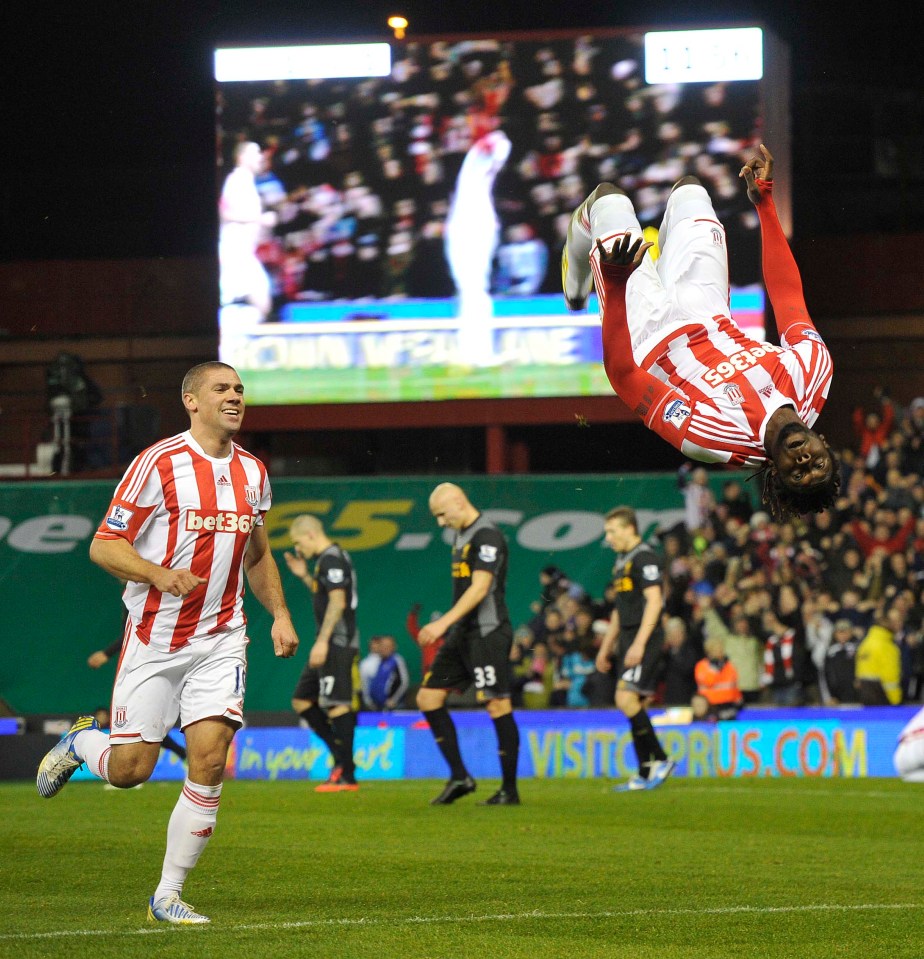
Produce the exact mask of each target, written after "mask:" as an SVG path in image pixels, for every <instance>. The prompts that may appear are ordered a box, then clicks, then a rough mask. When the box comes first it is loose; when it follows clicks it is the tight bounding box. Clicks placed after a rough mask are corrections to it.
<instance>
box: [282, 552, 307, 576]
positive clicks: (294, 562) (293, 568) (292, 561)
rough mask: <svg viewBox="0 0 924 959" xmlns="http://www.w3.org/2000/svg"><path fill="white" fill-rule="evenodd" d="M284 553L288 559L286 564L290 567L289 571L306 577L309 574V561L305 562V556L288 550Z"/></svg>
mask: <svg viewBox="0 0 924 959" xmlns="http://www.w3.org/2000/svg"><path fill="white" fill-rule="evenodd" d="M282 555H283V558H284V559H285V561H286V566H288V567H289V572H290V573H291V574H292V575H293V576H297V577H298V578H299V579H304V578H305V577H306V576H307V575H308V563H307V562H305V559H304V557H302V556H299V555H298V553H290V552H289V551H288V550H286V551H285V552H284V553H283V554H282Z"/></svg>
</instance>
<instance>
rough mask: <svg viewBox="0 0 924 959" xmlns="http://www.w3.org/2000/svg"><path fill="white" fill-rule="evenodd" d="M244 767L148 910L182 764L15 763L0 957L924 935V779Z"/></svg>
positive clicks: (848, 948) (771, 947) (677, 947)
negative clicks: (464, 787) (51, 774)
mask: <svg viewBox="0 0 924 959" xmlns="http://www.w3.org/2000/svg"><path fill="white" fill-rule="evenodd" d="M441 785H442V784H441V783H437V782H435V781H420V780H418V781H405V782H372V783H368V784H364V785H363V787H362V789H361V790H360V791H359V792H358V793H339V794H322V795H318V794H315V793H314V792H312V791H311V790H310V786H309V785H308V784H307V783H305V782H292V781H286V782H253V781H247V782H245V781H231V782H228V783H227V784H226V785H225V789H224V793H223V797H222V805H221V811H220V813H219V818H218V826H217V828H216V832H215V837H214V838H213V839H212V841H211V843H210V844H209V846H208V848H207V849H206V851H205V853H204V854H203V857H202V859H201V861H200V863H199V866H198V867H197V868H196V870H194V872H193V873H192V875H191V877H190V879H189V881H188V882H187V885H186V889H185V891H184V895H183V898H184V899H186V900H187V901H188V902H190V903H192V904H193V906H195V907H196V908H197V909H198V910H199V911H201V912H203V913H205V914H206V915H209V916H210V917H211V919H212V922H211V925H208V926H190V927H174V926H164V925H161V924H156V925H155V924H150V923H147V922H146V920H145V907H146V902H147V898H148V896H149V895H150V894H151V892H153V889H154V886H155V884H156V881H157V879H158V877H159V873H160V864H161V859H162V857H163V844H164V836H165V831H166V823H167V819H168V817H169V815H170V812H171V810H172V808H173V805H174V803H175V801H176V798H177V794H178V788H179V784H178V783H148V784H147V785H145V787H144V788H143V789H140V790H129V791H124V792H123V791H109V790H104V789H103V787H102V785H101V784H99V783H96V782H88V783H84V782H74V783H71V784H69V785H68V786H67V787H66V788H65V789H64V791H63V792H62V793H61V795H60V796H58V797H56V798H55V799H53V800H41V799H39V798H38V797H37V795H36V793H35V789H34V786H33V785H32V784H26V783H23V784H3V785H0V809H2V810H3V817H2V819H3V824H2V829H0V836H2V839H0V853H2V862H3V867H2V870H0V877H2V882H0V957H4V959H5V957H15V959H29V957H43V959H46V957H49V956H67V957H74V956H88V957H90V956H92V957H101V959H102V957H119V959H133V957H136V956H148V955H156V956H157V957H158V959H170V957H190V956H196V957H200V956H201V957H214V959H228V957H234V956H242V957H248V959H249V957H254V959H262V957H287V959H291V957H294V956H313V957H319V959H350V957H374V959H392V957H394V959H425V957H429V959H442V957H445V959H466V957H473V959H506V957H511V959H512V957H517V959H519V957H524V959H546V957H581V959H584V957H588V959H590V957H614V956H615V957H622V956H626V957H630V956H631V957H633V959H674V957H697V959H712V957H715V959H729V957H742V959H743V957H752V956H754V957H762V959H777V957H779V959H782V957H787V959H788V957H792V959H809V957H832V956H834V957H845V956H856V957H858V959H859V957H863V959H876V957H883V959H886V957H889V959H899V957H909V959H911V957H914V959H920V957H921V956H924V820H922V809H924V787H920V786H917V787H916V786H912V785H908V784H904V783H901V782H899V781H897V780H886V779H850V780H848V779H795V778H788V779H777V778H773V779H771V778H765V779H764V778H761V779H752V780H745V779H737V780H734V779H708V780H704V779H679V778H678V779H672V780H669V781H668V782H667V783H666V784H665V785H664V786H663V787H662V788H661V789H659V790H655V791H652V792H642V793H622V794H614V793H612V792H611V790H610V783H608V782H606V781H604V780H599V779H597V780H594V779H589V780H588V779H580V780H561V779H555V780H525V781H524V782H523V783H522V784H521V795H522V797H523V802H524V804H523V805H522V806H520V807H499V806H498V807H487V808H485V807H479V806H477V805H476V804H475V800H477V799H484V798H487V796H488V795H490V793H491V792H492V791H493V789H494V788H496V784H495V783H489V782H481V783H479V790H478V792H477V793H476V794H475V795H474V796H472V797H466V798H465V799H462V800H460V801H459V802H457V803H456V804H455V805H453V806H443V807H431V806H429V805H428V802H429V800H430V799H431V798H432V797H433V796H434V795H435V794H436V793H437V792H438V791H439V789H440V787H441Z"/></svg>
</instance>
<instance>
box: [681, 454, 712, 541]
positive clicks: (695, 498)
mask: <svg viewBox="0 0 924 959" xmlns="http://www.w3.org/2000/svg"><path fill="white" fill-rule="evenodd" d="M677 485H678V486H679V487H680V491H681V492H682V493H683V514H684V516H683V522H684V525H685V526H686V528H687V532H688V533H689V534H690V535H691V536H692V535H693V534H694V533H696V532H698V531H699V530H702V529H703V527H704V526H705V525H706V524H707V523H708V521H709V517H710V516H711V514H712V512H713V510H714V509H715V496H714V495H713V493H712V490H711V489H709V474H708V473H707V472H706V470H705V468H704V467H702V466H696V467H694V466H693V464H692V463H684V464H683V466H681V467H680V470H679V471H678V473H677Z"/></svg>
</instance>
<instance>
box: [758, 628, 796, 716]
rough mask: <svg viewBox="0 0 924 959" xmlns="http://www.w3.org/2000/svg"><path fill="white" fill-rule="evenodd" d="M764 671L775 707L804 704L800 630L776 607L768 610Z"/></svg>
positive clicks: (765, 686) (765, 684)
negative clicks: (798, 642)
mask: <svg viewBox="0 0 924 959" xmlns="http://www.w3.org/2000/svg"><path fill="white" fill-rule="evenodd" d="M762 626H763V631H764V671H763V678H762V683H763V686H764V688H765V689H766V690H767V691H768V692H769V695H770V700H771V702H772V703H773V704H774V705H775V706H798V705H800V698H801V691H800V689H799V684H798V681H797V679H796V631H795V630H794V629H793V628H792V627H787V626H786V625H785V624H784V623H783V622H782V621H781V620H780V618H779V617H778V616H777V615H776V613H775V612H774V611H773V610H772V609H768V610H766V611H765V612H764V615H763V619H762Z"/></svg>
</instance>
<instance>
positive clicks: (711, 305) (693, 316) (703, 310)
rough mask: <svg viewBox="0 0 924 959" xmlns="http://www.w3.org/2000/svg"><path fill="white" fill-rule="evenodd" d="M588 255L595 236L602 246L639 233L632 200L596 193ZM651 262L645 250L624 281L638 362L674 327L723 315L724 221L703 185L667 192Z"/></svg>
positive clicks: (594, 249)
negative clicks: (657, 253)
mask: <svg viewBox="0 0 924 959" xmlns="http://www.w3.org/2000/svg"><path fill="white" fill-rule="evenodd" d="M590 230H591V236H592V238H593V247H592V249H591V254H590V255H591V258H592V259H595V260H599V257H600V254H599V252H598V251H597V245H596V241H597V238H600V239H601V240H602V241H603V246H604V248H605V249H611V247H612V244H613V243H614V242H615V241H616V240H618V239H619V238H620V237H621V236H623V234H625V233H633V234H635V235H637V236H641V234H642V228H641V225H640V224H639V222H638V218H637V217H636V215H635V209H634V207H633V206H632V201H631V200H630V199H629V198H628V197H627V196H623V195H622V194H610V195H608V196H603V197H600V199H598V200H597V201H596V202H595V203H594V205H593V206H592V207H591V210H590ZM658 245H659V247H660V251H661V254H660V256H659V257H658V260H657V263H655V261H653V260H652V259H651V257H650V256H646V257H645V259H644V261H643V262H642V264H641V266H639V268H638V269H637V270H636V271H635V272H634V273H633V274H632V276H631V277H630V278H629V282H628V284H627V285H626V316H627V319H628V323H629V334H630V336H631V337H632V353H633V354H634V356H635V360H636V362H637V363H639V364H640V363H641V362H642V361H643V360H644V359H645V357H646V356H647V355H648V354H649V353H650V352H651V349H652V348H653V347H654V346H655V345H656V344H657V343H659V342H660V341H662V340H663V339H664V338H665V337H667V336H668V335H669V334H670V332H671V330H672V329H674V328H675V327H681V326H685V325H687V324H689V323H690V322H696V321H708V320H709V319H710V318H711V317H713V316H717V315H719V314H721V315H723V316H727V315H728V295H729V291H728V254H727V250H726V246H725V227H723V226H722V224H721V223H720V222H719V220H718V217H717V216H716V213H715V210H714V209H713V207H712V201H711V200H710V199H709V194H708V193H707V192H706V190H705V189H704V188H703V187H701V186H697V185H696V184H686V185H685V186H681V187H678V188H677V189H676V190H674V192H673V193H671V195H670V198H669V199H668V201H667V208H666V209H665V211H664V219H663V220H662V221H661V226H660V229H659V231H658Z"/></svg>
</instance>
